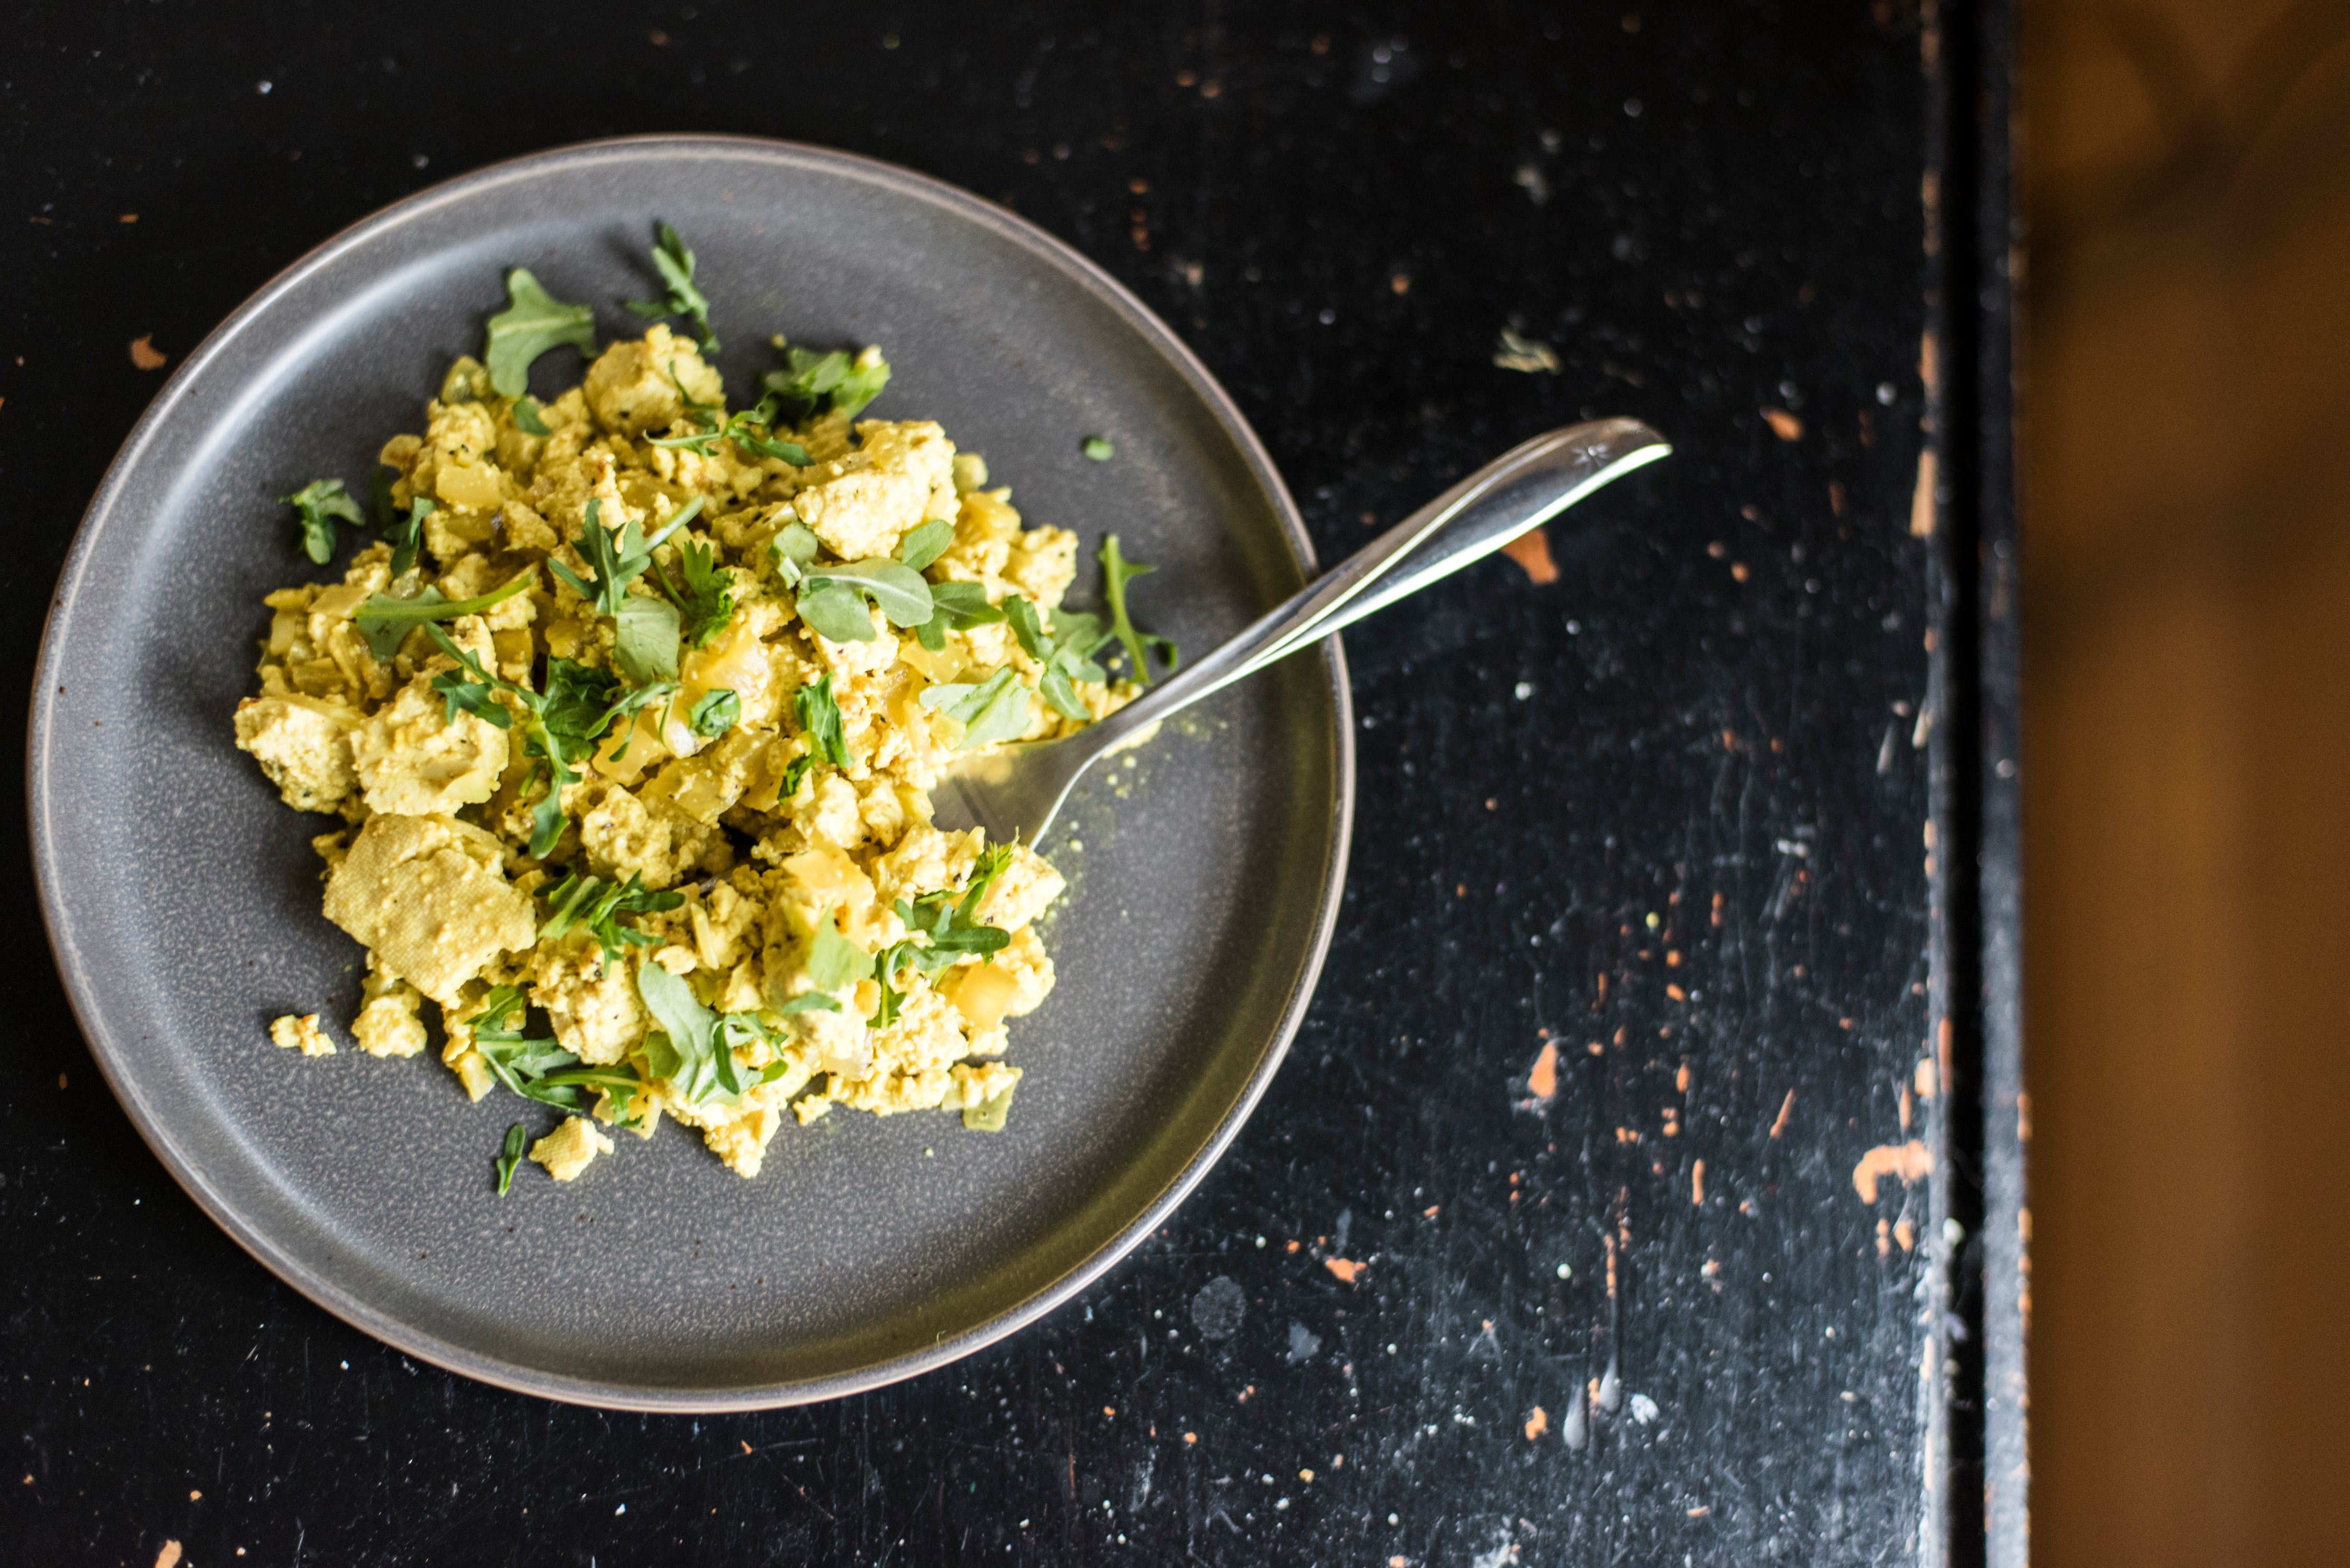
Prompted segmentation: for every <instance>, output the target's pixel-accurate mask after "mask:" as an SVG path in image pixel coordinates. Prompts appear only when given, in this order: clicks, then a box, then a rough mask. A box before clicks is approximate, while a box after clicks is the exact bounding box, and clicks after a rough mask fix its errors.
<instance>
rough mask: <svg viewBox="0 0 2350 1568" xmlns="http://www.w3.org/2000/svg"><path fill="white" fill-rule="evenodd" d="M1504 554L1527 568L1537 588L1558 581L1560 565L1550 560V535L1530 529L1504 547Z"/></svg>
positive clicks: (1527, 572) (1527, 573)
mask: <svg viewBox="0 0 2350 1568" xmlns="http://www.w3.org/2000/svg"><path fill="white" fill-rule="evenodd" d="M1502 554H1503V555H1504V556H1508V557H1509V558H1510V559H1512V560H1513V561H1515V562H1516V563H1517V564H1518V565H1519V566H1523V567H1524V568H1525V572H1526V576H1528V577H1530V578H1532V579H1533V581H1534V586H1535V587H1543V586H1544V585H1545V584H1548V583H1555V582H1556V581H1558V563H1557V562H1555V561H1554V560H1552V559H1551V558H1550V535H1548V534H1546V533H1544V531H1543V530H1541V529H1540V528H1530V529H1528V530H1527V531H1526V532H1524V533H1523V534H1521V535H1518V536H1517V537H1516V538H1514V539H1513V540H1511V541H1510V542H1509V543H1508V544H1506V545H1503V546H1502Z"/></svg>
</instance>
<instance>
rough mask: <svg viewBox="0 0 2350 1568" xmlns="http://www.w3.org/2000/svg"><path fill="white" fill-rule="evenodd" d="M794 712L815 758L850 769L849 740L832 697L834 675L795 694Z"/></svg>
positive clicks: (813, 682)
mask: <svg viewBox="0 0 2350 1568" xmlns="http://www.w3.org/2000/svg"><path fill="white" fill-rule="evenodd" d="M792 711H793V713H794V714H795V716H796V717H797V718H798V719H799V722H800V732H801V733H802V734H804V735H806V737H807V739H808V747H809V749H810V751H811V752H813V753H814V754H815V755H816V756H819V757H821V758H823V759H824V760H825V761H826V762H828V763H831V764H832V765H833V766H834V767H837V768H845V767H847V765H848V763H849V756H848V740H847V736H845V735H844V734H842V732H841V727H840V704H839V702H838V701H836V700H835V699H834V697H833V695H832V677H831V676H830V675H823V676H819V677H817V678H816V680H812V681H810V682H808V683H807V684H806V685H805V686H803V687H801V688H800V689H799V690H798V691H795V692H793V693H792ZM794 793H795V794H796V793H797V791H796V790H795V791H794Z"/></svg>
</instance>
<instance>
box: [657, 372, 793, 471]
mask: <svg viewBox="0 0 2350 1568" xmlns="http://www.w3.org/2000/svg"><path fill="white" fill-rule="evenodd" d="M669 379H671V380H672V381H677V371H676V370H675V369H671V371H670V373H669ZM677 390H678V396H680V397H681V398H685V406H686V410H687V411H688V412H690V413H691V414H692V415H693V417H694V419H695V421H697V422H699V423H700V424H701V426H702V429H701V431H699V432H697V433H695V434H693V435H681V436H659V437H656V438H655V439H654V440H653V441H652V444H653V445H654V446H665V447H672V448H679V449H681V450H683V451H686V452H698V453H700V454H701V455H702V456H703V457H708V456H709V455H710V454H711V451H712V448H714V447H715V446H716V445H717V444H718V443H719V442H720V441H733V443H734V444H735V445H736V446H738V447H740V448H742V449H743V451H744V452H751V453H754V454H755V455H756V456H759V457H780V458H782V459H783V460H784V461H785V462H788V463H790V464H791V465H792V466H793V467H795V468H806V467H807V466H808V464H809V463H811V462H814V461H815V459H813V458H811V457H809V456H808V454H807V448H806V447H804V446H802V445H800V444H799V443H798V442H797V441H782V440H779V439H777V438H776V437H775V434H774V432H773V426H774V424H775V393H773V392H770V393H768V394H767V395H766V396H765V397H764V398H762V399H760V400H758V402H757V403H755V404H754V405H753V406H752V407H750V408H747V409H744V410H742V411H740V412H739V413H736V414H735V415H733V417H732V418H730V419H729V420H727V421H726V422H725V423H724V424H723V425H722V424H720V423H719V422H718V421H717V420H716V419H714V418H713V417H712V413H711V411H710V410H711V405H709V404H706V403H697V402H695V401H694V400H692V399H691V398H686V397H685V384H684V383H683V382H681V381H679V382H678V388H677ZM760 431H767V432H768V433H767V434H764V435H762V434H760V433H759V432H760Z"/></svg>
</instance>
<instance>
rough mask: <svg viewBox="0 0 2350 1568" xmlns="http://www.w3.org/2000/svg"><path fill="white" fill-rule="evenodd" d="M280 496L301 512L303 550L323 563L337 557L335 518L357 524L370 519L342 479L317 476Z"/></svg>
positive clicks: (321, 564) (314, 559)
mask: <svg viewBox="0 0 2350 1568" xmlns="http://www.w3.org/2000/svg"><path fill="white" fill-rule="evenodd" d="M277 499H278V500H279V501H281V502H283V503H284V504H286V505H288V506H291V507H293V508H294V510H295V511H296V512H298V513H300V514H301V526H302V536H301V539H300V544H301V546H302V553H303V554H304V555H306V556H309V557H310V559H312V560H313V561H316V562H317V563H318V565H320V566H325V565H326V564H327V563H328V561H331V560H333V559H334V558H335V544H336V535H335V519H337V518H338V517H339V518H341V519H342V520H343V521H344V522H346V523H349V524H354V525H356V524H361V523H364V522H366V521H367V516H366V514H364V513H362V512H360V511H359V503H358V502H356V501H354V500H352V499H351V498H350V494H349V493H348V492H347V491H345V490H344V489H343V482H342V481H341V480H339V479H314V480H312V481H311V482H310V483H307V484H306V485H304V486H303V487H302V488H301V489H299V490H297V491H296V492H295V493H293V494H291V495H281V496H279V497H278V498H277Z"/></svg>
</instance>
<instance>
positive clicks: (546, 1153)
mask: <svg viewBox="0 0 2350 1568" xmlns="http://www.w3.org/2000/svg"><path fill="white" fill-rule="evenodd" d="M611 1152H612V1140H611V1139H610V1138H608V1137H605V1136H604V1135H603V1134H602V1133H600V1132H598V1131H597V1130H596V1124H595V1123H594V1122H591V1121H589V1120H588V1119H587V1117H585V1116H566V1117H564V1118H563V1125H562V1126H561V1127H556V1129H555V1130H554V1131H553V1132H551V1133H549V1134H547V1135H546V1137H543V1138H541V1139H539V1140H538V1141H537V1142H536V1143H535V1144H533V1145H531V1146H530V1158H533V1159H535V1160H536V1161H538V1163H539V1164H541V1165H543V1166H545V1167H546V1174H547V1175H549V1176H551V1177H553V1178H555V1179H556V1180H557V1181H573V1180H576V1179H578V1176H579V1173H580V1172H581V1171H583V1170H585V1169H587V1168H588V1166H590V1165H592V1164H593V1163H595V1159H596V1157H597V1156H598V1155H599V1154H609V1153H611Z"/></svg>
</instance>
